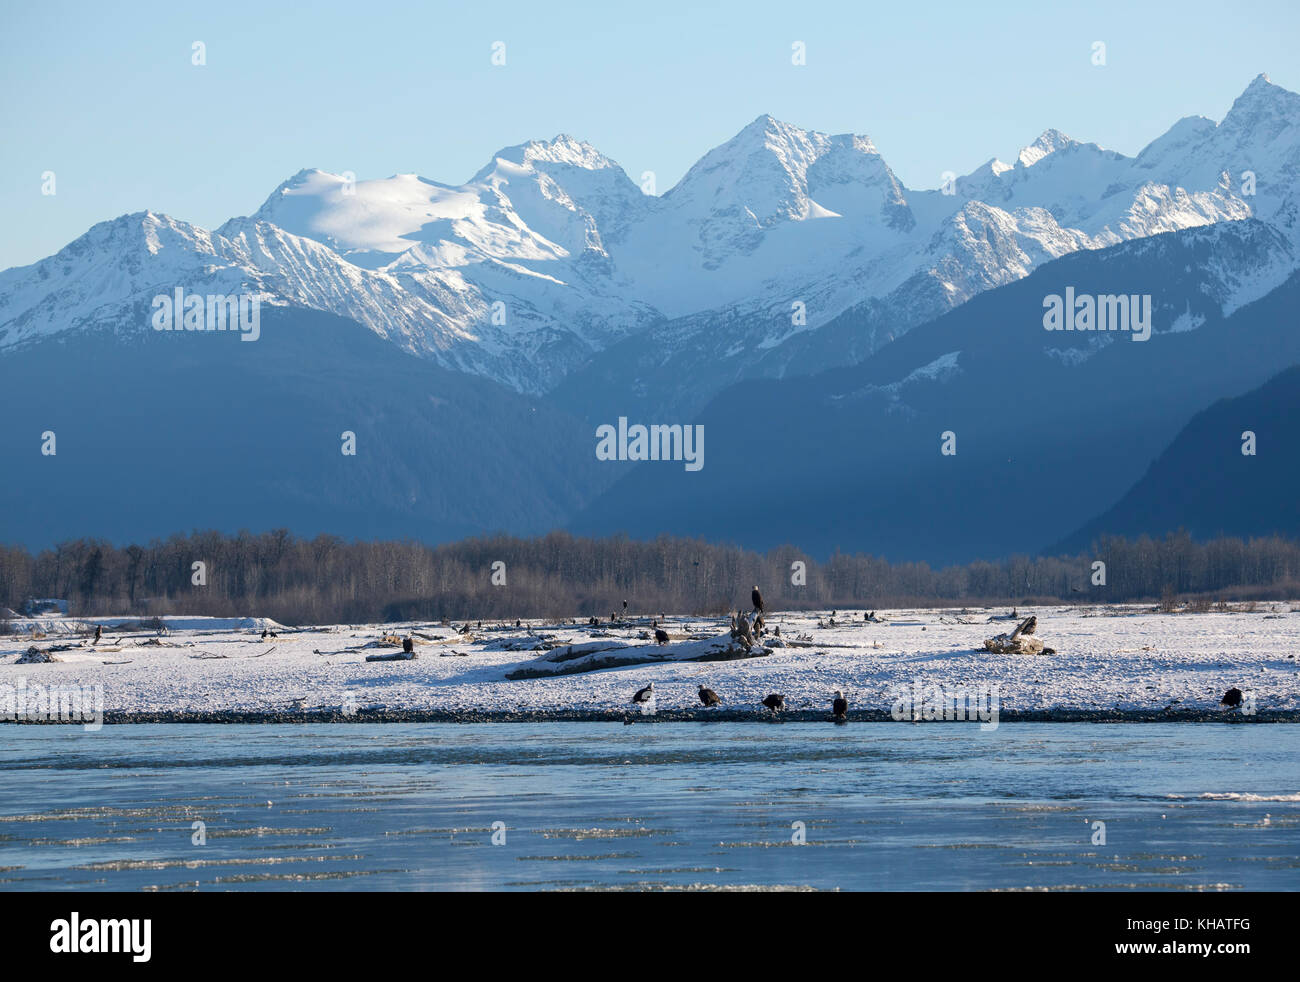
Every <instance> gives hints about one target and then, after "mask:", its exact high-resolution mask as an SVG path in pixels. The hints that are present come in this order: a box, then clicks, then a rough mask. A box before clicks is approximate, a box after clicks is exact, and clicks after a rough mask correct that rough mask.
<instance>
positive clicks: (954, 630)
mask: <svg viewBox="0 0 1300 982" xmlns="http://www.w3.org/2000/svg"><path fill="white" fill-rule="evenodd" d="M1007 613H1008V611H1006V610H1005V609H1002V610H997V611H991V610H985V609H971V610H966V611H958V610H952V609H949V610H904V611H880V612H879V616H881V617H884V618H887V619H888V622H887V623H865V622H864V620H863V611H861V610H854V611H837V612H835V614H834V621H835V623H834V626H832V624H831V612H830V611H822V612H798V613H778V614H772V615H770V616H769V619H768V628H769V630H770V629H771V628H775V627H777V626H779V627H780V629H781V636H782V639H783V640H784V641H789V642H796V643H797V644H798V645H800V646H783V647H773V648H772V649H771V652H770V654H767V655H763V656H760V657H754V658H745V659H739V660H733V661H719V662H696V661H666V662H663V663H657V664H636V665H629V666H624V667H618V668H607V669H603V670H600V671H594V672H587V673H582V674H570V675H562V676H557V677H549V678H526V679H521V680H518V681H512V680H510V679H508V678H507V677H506V676H507V673H511V672H513V671H516V670H518V669H519V668H520V667H521V666H523V665H525V664H526V663H529V662H532V661H534V660H535V659H537V658H539V657H541V656H543V655H545V654H546V651H545V650H531V649H532V648H533V647H534V646H535V645H536V646H539V647H545V645H543V644H542V643H543V642H544V641H545V642H548V643H549V644H550V645H552V646H560V645H565V644H569V643H585V642H589V641H592V640H605V639H608V640H611V641H619V642H624V643H626V642H629V641H630V642H633V643H635V644H648V645H653V641H651V640H642V638H641V635H643V634H648V631H647V629H648V627H649V622H648V619H647V620H646V621H645V622H636V623H629V624H628V625H626V626H617V625H616V626H613V627H611V626H609V625H602V626H601V627H600V628H599V629H596V628H590V627H588V626H587V625H586V624H585V623H584V624H578V625H556V624H553V623H543V622H538V621H531V622H525V623H524V625H523V626H522V627H521V628H515V627H514V626H513V623H511V624H510V625H509V626H506V625H498V624H497V623H495V622H494V623H491V624H489V623H488V622H484V623H483V629H482V630H478V629H477V627H475V629H474V630H473V631H472V632H471V634H469V635H461V634H458V633H457V632H456V628H458V627H460V624H459V623H457V624H456V625H454V626H449V625H441V624H405V625H394V624H388V625H334V626H326V627H315V628H306V629H302V630H298V631H294V630H292V629H288V628H282V627H280V626H279V625H276V624H274V623H273V622H269V621H264V620H260V619H251V618H249V619H239V618H230V619H207V618H164V619H163V620H164V621H165V622H168V623H169V628H168V630H167V632H166V633H165V634H162V635H159V633H158V632H157V631H156V630H154V629H146V630H137V631H134V632H132V633H125V634H119V633H117V631H116V629H114V628H113V627H110V626H108V625H110V624H112V623H113V622H114V621H118V622H121V621H124V620H129V619H124V618H102V619H100V621H99V622H100V623H103V624H105V625H106V626H105V630H104V634H103V639H102V640H101V642H100V643H99V645H98V646H97V647H92V646H91V644H90V639H89V637H86V636H85V635H81V636H77V635H76V634H75V633H72V634H70V633H69V632H70V631H75V630H76V629H77V628H78V627H88V628H89V630H91V631H92V632H93V624H91V623H89V622H74V621H71V620H70V619H68V620H67V621H66V622H65V623H64V624H62V625H61V626H63V627H64V628H65V630H64V631H63V632H59V633H53V632H47V635H46V637H45V638H44V639H40V638H38V639H36V640H32V638H31V636H30V635H18V636H13V637H6V638H2V639H0V693H4V692H6V691H8V692H13V691H16V688H17V687H18V686H19V685H20V684H21V685H24V686H27V687H31V686H34V685H41V686H46V687H53V686H63V687H69V688H70V687H73V686H82V687H93V686H96V685H99V686H102V691H103V703H104V710H105V711H106V712H109V713H114V712H128V713H132V712H203V713H212V712H221V711H240V712H270V713H294V712H312V711H314V710H325V711H332V712H338V711H339V710H340V709H345V710H347V709H350V708H355V709H356V710H359V711H360V712H362V713H364V712H366V711H367V710H373V709H377V708H379V707H383V708H385V709H386V710H390V711H432V712H447V713H464V712H474V713H481V712H539V713H547V712H556V711H593V710H594V711H610V710H616V711H621V710H625V709H628V708H630V707H629V706H628V700H629V699H630V698H631V697H632V694H633V693H634V692H635V691H636V690H638V689H639V688H641V687H642V686H644V685H646V684H647V683H648V682H650V681H653V682H654V684H655V691H656V693H657V697H658V698H657V706H658V711H659V712H660V713H663V712H664V711H665V710H676V709H683V710H685V709H689V710H699V709H700V704H699V701H698V699H697V695H696V692H697V689H698V687H699V686H700V685H701V684H703V685H706V686H708V687H709V688H711V689H713V690H715V691H716V692H717V693H718V694H719V695H720V696H721V697H722V699H723V708H724V709H730V710H741V711H751V710H752V711H754V712H756V713H757V712H758V711H760V710H761V707H760V706H759V700H761V699H762V698H763V697H764V696H766V695H767V694H768V693H773V692H779V693H783V694H784V695H785V697H786V709H787V711H789V710H801V709H802V710H822V709H826V708H828V707H829V703H830V699H831V696H832V694H833V693H834V691H835V690H836V689H840V690H843V692H844V693H845V695H846V696H847V698H848V700H849V704H850V707H851V709H852V710H876V711H886V712H887V711H889V709H890V707H891V705H892V704H893V703H894V701H895V700H896V699H897V698H898V693H899V692H900V690H902V689H905V688H906V689H909V690H911V688H912V687H913V686H914V685H917V684H919V685H921V686H923V687H931V686H940V687H943V688H945V689H954V688H965V689H967V690H970V691H975V690H977V689H981V688H982V689H984V690H986V691H987V690H988V689H991V688H992V687H994V686H996V687H997V688H996V691H997V693H998V697H999V699H1000V704H1001V712H1002V714H1003V715H1007V714H1015V713H1017V712H1033V711H1041V710H1083V711H1088V710H1098V711H1102V710H1115V709H1119V710H1124V711H1136V712H1151V711H1156V712H1159V711H1162V710H1164V709H1166V707H1171V708H1172V709H1173V710H1174V711H1182V710H1200V711H1216V712H1217V711H1219V708H1220V707H1219V700H1220V698H1221V697H1222V695H1223V693H1224V692H1225V691H1226V690H1227V689H1228V688H1229V687H1233V686H1235V687H1237V688H1240V689H1241V690H1242V691H1243V692H1245V693H1248V694H1252V695H1253V696H1254V699H1255V707H1256V710H1257V712H1258V714H1259V715H1260V716H1266V715H1267V714H1269V713H1273V712H1277V711H1289V712H1295V711H1298V710H1300V672H1298V668H1297V653H1300V607H1297V606H1296V605H1294V604H1290V603H1285V604H1271V605H1269V604H1261V605H1260V607H1259V609H1258V610H1257V611H1254V612H1249V613H1248V612H1232V613H1226V612H1224V613H1221V612H1213V613H1177V614H1166V613H1157V612H1154V611H1152V609H1151V608H1150V607H1109V608H1101V607H1043V608H1033V609H1031V608H1024V609H1022V610H1021V611H1020V612H1019V613H1020V616H1021V617H1023V616H1025V615H1026V614H1028V613H1033V614H1036V615H1037V616H1038V629H1037V636H1038V637H1041V638H1042V639H1043V640H1044V641H1045V643H1046V644H1047V645H1048V646H1049V647H1050V648H1053V649H1055V652H1056V653H1055V654H1048V655H1019V656H1017V655H995V654H990V653H989V652H986V651H984V650H983V647H982V645H983V641H984V639H985V638H988V637H991V636H993V635H994V634H998V633H1001V632H1004V631H1009V630H1011V629H1012V627H1013V625H1012V623H1011V622H1010V621H1009V620H1006V619H999V620H995V621H992V622H990V621H989V617H990V615H993V614H996V615H1006V614H1007ZM57 620H59V619H58V618H46V619H45V622H44V623H45V626H46V627H47V628H48V627H50V626H53V625H52V624H51V623H50V622H52V621H57ZM14 626H21V622H15V625H14ZM124 626H125V627H131V626H133V625H131V624H126V625H124ZM664 626H665V627H666V628H667V629H668V631H669V633H670V634H671V636H672V639H673V640H672V641H671V642H670V644H669V645H668V646H667V647H666V648H654V649H647V653H649V651H652V650H653V651H655V652H656V653H659V652H663V653H664V654H671V653H672V652H686V650H687V646H688V644H689V642H688V638H689V637H690V636H692V635H696V636H706V635H707V636H714V635H718V634H723V635H725V634H726V632H727V623H726V621H725V620H720V619H714V618H673V617H670V618H668V620H667V622H666V623H665V625H664ZM264 627H269V628H270V629H272V630H275V631H276V632H277V635H278V636H277V637H275V638H270V637H268V638H267V639H266V640H265V641H264V640H263V639H262V637H261V631H262V629H263V628H264ZM412 632H414V633H415V635H416V654H417V657H416V658H415V659H414V660H409V661H377V662H367V661H366V657H367V655H373V654H381V655H382V654H391V653H393V652H395V651H397V650H398V649H396V648H394V647H380V646H376V645H374V642H378V641H380V639H381V638H382V637H383V636H384V635H390V636H398V637H406V636H407V635H409V634H411V633H412ZM800 638H803V639H806V640H803V641H799V640H797V639H800ZM426 639H432V640H426ZM764 640H765V643H766V642H771V637H770V635H769V636H768V637H766V638H765V639H764ZM78 642H80V643H78ZM69 644H77V647H75V648H73V649H71V650H58V649H59V648H63V647H65V646H67V645H69ZM33 645H35V646H36V647H37V648H39V649H48V648H53V649H55V650H54V652H53V653H54V657H55V658H57V659H58V661H57V662H53V663H38V664H16V662H17V659H18V658H19V657H20V656H21V655H22V654H23V652H25V651H26V650H27V649H28V648H29V647H31V646H33ZM510 649H514V650H510ZM550 650H555V648H554V647H552V648H551V649H550ZM623 650H624V651H626V649H623ZM695 650H697V651H698V650H699V646H698V645H697V646H695ZM689 656H690V655H689V654H685V655H683V657H689Z"/></svg>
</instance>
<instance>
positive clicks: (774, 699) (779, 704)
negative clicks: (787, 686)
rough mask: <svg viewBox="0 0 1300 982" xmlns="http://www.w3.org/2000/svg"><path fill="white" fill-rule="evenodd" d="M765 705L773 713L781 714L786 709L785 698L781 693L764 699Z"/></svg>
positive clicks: (775, 693)
mask: <svg viewBox="0 0 1300 982" xmlns="http://www.w3.org/2000/svg"><path fill="white" fill-rule="evenodd" d="M763 705H764V706H766V707H767V708H768V709H770V710H772V712H774V713H779V712H780V711H781V710H783V709H784V708H785V696H783V695H781V694H780V693H779V692H773V693H772V694H771V695H770V696H766V697H764V699H763Z"/></svg>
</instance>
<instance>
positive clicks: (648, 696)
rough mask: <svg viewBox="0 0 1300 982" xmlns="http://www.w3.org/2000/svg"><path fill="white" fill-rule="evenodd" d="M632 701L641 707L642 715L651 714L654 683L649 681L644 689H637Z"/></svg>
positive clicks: (653, 699)
mask: <svg viewBox="0 0 1300 982" xmlns="http://www.w3.org/2000/svg"><path fill="white" fill-rule="evenodd" d="M632 701H633V702H634V703H636V704H637V705H638V706H640V707H641V715H642V716H651V715H653V714H654V711H655V684H654V683H653V682H651V683H650V684H649V685H647V686H646V687H645V688H644V689H638V690H637V694H636V695H634V696H633V697H632Z"/></svg>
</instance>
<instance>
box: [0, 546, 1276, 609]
mask: <svg viewBox="0 0 1300 982" xmlns="http://www.w3.org/2000/svg"><path fill="white" fill-rule="evenodd" d="M196 563H197V564H202V566H201V567H196V565H195V564H196ZM1098 563H1101V564H1103V565H1102V566H1101V567H1098V566H1097V565H1096V564H1098ZM199 581H201V582H199ZM755 583H757V584H759V585H760V586H761V588H762V590H763V593H764V596H765V598H766V600H767V604H768V606H769V607H771V608H774V609H779V608H787V609H798V608H802V609H808V608H849V607H851V608H861V607H897V606H926V605H967V604H969V605H975V604H988V603H997V604H1002V603H1017V602H1019V603H1025V602H1036V601H1037V602H1045V601H1048V600H1065V601H1079V602H1090V603H1107V602H1113V603H1119V602H1125V601H1134V600H1154V599H1158V598H1162V597H1163V598H1166V599H1167V598H1168V597H1170V596H1171V595H1200V596H1213V597H1215V598H1216V599H1250V598H1253V599H1290V598H1293V597H1296V596H1300V543H1296V542H1292V541H1290V540H1286V539H1281V538H1265V539H1251V540H1249V541H1242V540H1240V539H1218V540H1215V541H1212V542H1207V543H1197V542H1195V541H1193V540H1192V539H1191V537H1190V536H1188V535H1186V534H1185V533H1177V534H1171V535H1169V536H1167V537H1165V538H1164V539H1151V538H1146V537H1143V538H1141V539H1137V540H1133V541H1130V540H1126V539H1120V538H1109V539H1103V540H1102V541H1100V542H1098V543H1097V544H1096V545H1095V547H1094V549H1093V550H1091V551H1090V552H1088V553H1086V554H1083V555H1079V556H1074V557H1037V558H1027V557H1014V558H1011V559H1007V560H1002V561H999V562H982V561H981V562H973V563H969V564H967V565H965V566H950V567H946V568H942V569H932V568H931V567H930V566H928V565H926V564H925V563H910V562H904V563H890V562H888V561H886V560H884V559H880V558H878V557H874V556H869V555H860V554H856V555H848V554H844V553H836V554H835V555H834V556H832V557H830V559H828V560H826V561H824V562H818V561H815V560H814V559H813V558H812V557H810V556H807V555H805V554H804V553H802V552H800V551H799V550H798V549H795V548H793V547H791V546H783V547H781V548H777V549H773V550H772V551H770V552H768V553H766V554H760V553H757V552H752V551H749V550H745V549H740V548H738V547H735V546H725V545H713V544H709V543H706V542H703V541H700V540H695V539H682V538H667V537H664V538H660V539H656V540H655V541H652V542H637V541H633V540H630V539H627V538H624V537H615V538H606V539H581V538H575V537H573V536H571V535H568V534H566V533H559V532H557V533H552V534H551V535H547V536H545V537H542V538H535V539H516V538H510V537H506V536H497V537H491V538H479V539H469V540H466V541H463V542H457V543H453V544H449V545H442V546H427V545H422V544H420V543H415V542H345V541H343V540H341V539H338V538H335V537H332V536H319V537H317V538H314V539H300V538H295V537H294V536H292V535H291V534H289V533H288V532H287V531H285V530H277V531H273V532H267V533H263V534H260V535H252V534H249V533H240V534H238V535H223V534H221V533H218V532H196V533H194V534H191V535H186V536H181V535H177V536H173V537H172V538H170V539H167V540H166V541H155V542H151V543H150V544H148V545H145V546H140V545H129V546H124V547H116V546H113V545H111V544H109V543H107V542H102V541H96V540H93V539H78V540H76V541H73V542H65V543H63V544H61V545H59V546H57V547H55V548H52V549H47V550H44V551H42V552H39V553H36V554H33V553H31V552H29V551H27V550H26V549H22V548H14V547H4V546H0V604H2V605H4V606H7V607H11V608H13V609H15V610H21V608H22V606H23V605H24V603H25V602H26V601H27V600H28V599H29V598H33V597H39V598H60V599H66V600H68V601H69V603H70V605H71V612H72V613H73V614H76V615H80V616H88V617H91V616H95V615H98V614H110V613H114V614H141V615H147V616H153V615H158V614H170V613H190V614H209V615H216V616H233V615H257V616H266V617H272V618H275V619H276V620H278V621H281V622H284V623H293V624H305V623H327V622H354V623H355V622H362V621H376V620H406V619H428V620H436V619H442V618H450V619H468V618H479V619H500V618H516V617H575V616H576V617H583V618H585V617H588V616H592V615H595V616H597V617H601V618H605V617H608V616H609V614H610V613H612V612H616V611H618V612H621V611H622V602H623V600H625V599H626V600H627V601H628V605H629V610H630V611H631V612H633V613H643V614H644V613H651V614H656V613H659V612H671V613H714V612H721V611H725V610H728V609H734V608H736V607H737V606H740V605H742V604H744V603H745V602H746V598H748V596H749V589H750V587H751V586H752V585H753V584H755Z"/></svg>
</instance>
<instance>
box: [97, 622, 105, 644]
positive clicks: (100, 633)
mask: <svg viewBox="0 0 1300 982" xmlns="http://www.w3.org/2000/svg"><path fill="white" fill-rule="evenodd" d="M103 636H104V625H103V624H96V625H95V644H99V639H100V638H102V637H103Z"/></svg>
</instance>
